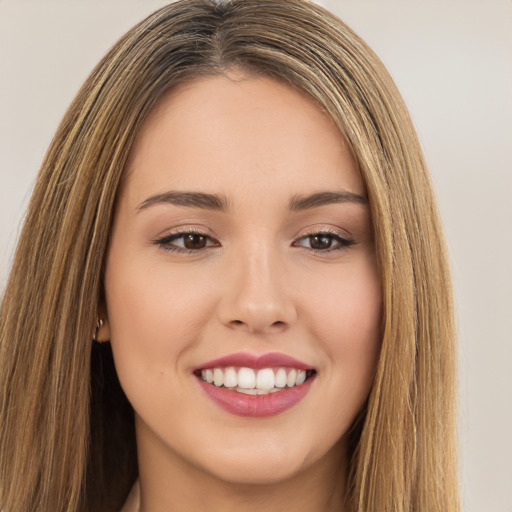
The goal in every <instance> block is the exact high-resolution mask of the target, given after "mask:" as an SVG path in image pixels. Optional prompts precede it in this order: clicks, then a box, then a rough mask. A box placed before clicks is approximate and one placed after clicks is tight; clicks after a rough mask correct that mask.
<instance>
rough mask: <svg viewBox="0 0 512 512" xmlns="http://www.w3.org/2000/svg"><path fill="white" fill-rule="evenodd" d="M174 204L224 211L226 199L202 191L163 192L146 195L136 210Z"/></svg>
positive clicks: (226, 203) (226, 205) (226, 206)
mask: <svg viewBox="0 0 512 512" xmlns="http://www.w3.org/2000/svg"><path fill="white" fill-rule="evenodd" d="M162 203H163V204H174V205H177V206H189V207H192V208H201V209H204V210H216V211H226V210H228V200H227V199H226V197H224V196H220V195H217V194H205V193H203V192H173V191H169V192H164V193H163V194H155V195H154V196H151V197H148V198H147V199H146V200H145V201H142V203H140V204H139V206H138V207H137V210H139V211H140V210H145V209H146V208H149V207H150V206H153V205H155V204H162Z"/></svg>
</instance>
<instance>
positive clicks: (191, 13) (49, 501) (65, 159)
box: [0, 0, 459, 512]
mask: <svg viewBox="0 0 512 512" xmlns="http://www.w3.org/2000/svg"><path fill="white" fill-rule="evenodd" d="M233 67H238V68H241V69H243V70H245V71H247V72H250V73H256V74H258V73H259V74H264V75H267V76H271V77H274V78H276V79H278V80H281V81H284V82H285V83H288V84H289V85H290V86H291V87H294V88H297V89H299V90H302V91H305V92H307V93H308V94H310V95H311V96H312V97H313V98H314V99H315V100H316V101H317V102H318V104H319V106H320V107H321V108H322V109H324V110H326V111H327V112H329V114H330V115H331V116H332V117H333V119H334V120H335V122H336V123H337V125H338V126H339V129H340V131H341V132H342V133H343V135H344V136H345V138H346V140H347V141H348V143H349V145H350V147H351V150H352V152H353V156H354V158H355V160H356V162H357V163H358V166H359V169H360V172H361V175H362V177H363V180H364V182H365V185H366V188H367V193H368V197H369V202H370V207H371V212H372V219H373V228H374V233H375V241H376V248H377V249H376V250H377V255H378V261H379V268H380V275H381V280H382V290H383V305H384V306H383V307H384V313H383V332H382V346H381V355H380V359H379V363H378V367H377V370H376V375H375V379H374V383H373V386H372V390H371V393H370V396H369V398H368V401H367V404H366V405H365V408H364V411H362V413H361V414H360V417H359V419H358V421H357V423H356V424H355V425H354V427H353V429H352V431H351V439H352V446H351V453H350V454H349V455H350V467H349V482H348V489H349V502H350V503H351V505H352V507H353V510H354V511H358V512H375V511H377V510H378V511H379V512H391V511H394V512H406V511H410V510H415V511H420V510H421V511H422V512H426V511H432V512H434V511H435V512H441V511H442V512H446V511H450V512H456V511H457V510H459V500H458V485H457V466H456V457H455V446H456V442H455V407H454V403H455V398H456V394H455V375H456V372H455V360H456V355H455V336H454V326H453V311H452V297H451V289H450V277H449V271H448V265H447V259H446V254H445V249H444V242H443V239H442V234H441V228H440V222H439V218H438V213H437V208H436V205H435V200H434V197H433V193H432V189H431V185H430V182H429V177H428V173H427V170H426V166H425V162H424V160H423V157H422V152H421V149H420V146H419V144H418V140H417V138H416V135H415V132H414V129H413V126H412V123H411V121H410V119H409V116H408V113H407V110H406V108H405V106H404V104H403V102H402V100H401V97H400V95H399V93H398V92H397V90H396V88H395V86H394V84H393V82H392V80H391V78H390V77H389V75H388V73H387V72H386V70H385V68H384V67H383V65H382V64H381V62H380V61H379V59H378V58H377V57H376V56H375V54H374V53H373V52H372V51H371V50H370V49H369V48H368V46H367V45H366V44H365V43H364V42H363V41H362V40H361V39H360V38H359V37H358V36H357V35H356V34H354V32H353V31H352V30H351V29H350V28H348V27H347V26H346V25H345V24H344V23H342V22H341V21H340V20H339V19H337V18H336V17H335V16H333V15H332V14H330V13H329V12H327V11H326V10H324V9H323V8H321V7H319V6H316V5H314V4H312V3H310V2H307V1H306V0H232V1H226V2H216V1H214V0H183V1H178V2H176V3H174V4H171V5H169V6H166V7H164V8H162V9H160V10H159V11H157V12H156V13H154V14H153V15H151V16H149V17H148V18H147V19H146V20H144V21H142V22H141V23H139V24H138V25H137V26H135V27H134V28H133V29H132V30H130V31H129V32H128V33H127V34H126V35H125V36H124V37H123V38H122V39H121V40H120V41H119V42H118V43H117V44H116V45H115V46H114V47H113V48H112V49H111V50H110V52H109V53H108V54H107V55H106V57H105V58H104V59H103V60H102V61H101V62H100V63H99V65H98V66H97V67H96V68H95V69H94V71H93V72H92V74H91V75H90V77H89V78H88V79H87V81H86V82H85V84H84V85H83V87H82V88H81V90H80V91H79V93H78V95H77V96H76V98H75V99H74V101H73V103H72V104H71V106H70V108H69V110H68V111H67V113H66V115H65V117H64V119H63V121H62V123H61V125H60V127H59V129H58V131H57V133H56V135H55V138H54V139H53V141H52V143H51V146H50V148H49V150H48V153H47V155H46V157H45V160H44V162H43V165H42V169H41V171H40V174H39V177H38V180H37V184H36V187H35V190H34V193H33V196H32V199H31V202H30V206H29V210H28V214H27V217H26V221H25V225H24V228H23V231H22V234H21V237H20V241H19V245H18V248H17V252H16V255H15V259H14V264H13V268H12V271H11V274H10V278H9V281H8V284H7V288H6V291H5V295H4V297H3V301H2V305H1V310H0V378H1V386H0V391H1V395H0V400H1V402H0V408H1V410H0V449H1V452H0V506H1V507H2V509H3V510H6V511H8V512H33V511H34V510H39V511H44V512H50V511H52V512H53V511H69V512H71V511H73V512H75V511H95V512H103V511H105V512H106V511H114V510H118V509H119V508H120V507H121V505H122V502H123V500H124V498H125V497H126V494H127V493H128V490H129V488H130V486H131V485H132V484H133V482H134V480H135V478H136V475H137V463H136V447H135V441H134V426H133V411H132V410H131V407H130V405H129V404H128V402H127V400H126V398H125V397H124V394H123V392H122V390H121V388H120V386H119V383H118V381H117V377H116V374H115V368H114V366H113V362H112V357H111V353H110V351H109V347H108V346H94V345H92V343H91V338H92V335H93V333H94V327H95V323H96V318H97V314H98V309H99V308H100V305H101V303H102V301H103V292H102V290H103V287H102V274H103V266H104V261H105V254H106V250H107V244H108V238H109V229H110V226H111V223H112V215H113V211H114V206H115V200H116V195H117V192H118V189H119V185H120V183H121V180H122V176H123V169H124V167H125V164H126V161H127V158H128V154H129V151H130V148H131V147H132V144H133V141H134V138H135V137H136V135H137V132H138V129H139V128H140V126H141V123H142V122H143V121H144V119H145V118H146V116H147V114H148V112H149V111H150V110H151V109H152V107H153V106H154V105H155V103H156V102H157V101H158V100H159V98H161V97H162V95H163V94H164V92H166V91H167V90H169V88H171V87H174V86H175V85H176V84H178V83H180V82H183V81H185V80H193V79H195V78H197V77H199V76H208V75H215V74H221V73H223V72H224V71H225V70H226V69H228V68H233ZM91 346H93V347H94V348H91Z"/></svg>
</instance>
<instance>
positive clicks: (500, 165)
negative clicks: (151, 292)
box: [0, 0, 512, 512]
mask: <svg viewBox="0 0 512 512" xmlns="http://www.w3.org/2000/svg"><path fill="white" fill-rule="evenodd" d="M164 3H166V2H164V1H162V0H122V1H120V0H94V1H93V0H88V1H85V0H81V1H80V0H61V1H50V0H44V1H42V0H30V1H29V0H0V289H2V288H3V287H4V285H5V282H6V279H7V275H8V271H9V265H10V261H11V257H12V253H13V250H14V246H15V243H16V238H17V235H18V232H19V229H20V226H21V222H22V217H23V212H24V210H25V208H26V204H27V201H28V198H29V195H30V190H31V187H32V185H33V183H34V179H35V175H36V172H37V170H38V168H39V165H40V163H41V160H42V158H43V155H44V152H45V150H46V148H47V146H48V144H49V142H50V139H51V137H52V135H53V132H54V131H55V129H56V127H57V124H58V122H59V120H60V118H61V117H62V115H63V113H64V111H65V109H66V107H67V105H68V104H69V102H70V100H71V99H72V97H73V96H74V94H75V93H76V91H77V90H78V88H79V86H80V84H81V83H82V82H83V80H84V79H85V78H86V76H87V75H88V73H89V71H90V70H91V69H92V67H93V66H94V65H95V64H96V62H97V61H98V60H99V59H100V57H101V56H102V55H103V54H104V53H105V51H106V50H107V49H108V48H109V47H110V46H111V45H112V44H113V43H114V41H115V40H116V39H117V38H118V37H120V36H121V35H122V34H123V33H124V32H125V31H126V30H127V29H128V28H130V27H131V26H132V25H133V24H134V23H135V22H137V21H138V20H140V19H141V18H142V17H144V16H145V15H147V14H149V13H150V12H152V11H153V10H154V9H156V8H157V7H160V6H161V5H163V4H164ZM320 3H322V4H323V5H325V6H327V7H329V8H331V9H332V10H333V11H335V12H336V13H337V14H338V15H340V17H342V18H343V19H344V20H345V21H346V22H347V23H349V24H350V25H351V26H352V27H353V28H354V29H356V31H358V32H359V33H360V34H361V35H362V36H363V37H364V38H365V39H366V40H367V41H368V43H369V44H370V45H371V46H372V47H373V48H374V49H375V50H376V51H377V53H378V54H379V55H380V56H381V58H382V60H383V61H384V63H385V64H386V65H387V66H388V68H389V69H390V71H391V73H392V75H393V77H394V78H395V80H396V82H397V84H398V86H399V88H400V90H401V91H402V93H403V95H404V97H405V99H406V102H407V103H408V105H409V108H410V110H411V113H412V116H413V119H414V121H415V123H416V126H417V129H418V131H419V134H420V138H421V141H422V144H423V146H424V149H425V153H426V156H427V160H428V162H429V164H430V168H431V171H432V175H433V179H434V184H435V188H436V190H437V193H438V197H439V202H440V207H441V212H442V215H443V218H444V221H445V225H446V233H447V238H448V243H449V247H450V251H451V258H452V268H453V274H454V281H455V290H456V304H457V313H458V321H459V332H460V340H461V349H460V362H461V371H460V383H461V407H460V437H461V486H462V490H463V499H464V504H465V510H466V511H467V512H512V263H511V262H512V228H511V225H512V197H511V196H512V2H511V1H510V0H433V1H432V0H430V1H429V2H427V1H425V0H423V1H422V0H331V1H329V0H325V1H323V2H320ZM447 512H448V511H447Z"/></svg>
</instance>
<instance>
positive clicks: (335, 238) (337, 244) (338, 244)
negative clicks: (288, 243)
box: [292, 232, 356, 253]
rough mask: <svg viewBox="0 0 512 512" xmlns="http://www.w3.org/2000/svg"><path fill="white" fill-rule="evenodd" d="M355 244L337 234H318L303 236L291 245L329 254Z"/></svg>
mask: <svg viewBox="0 0 512 512" xmlns="http://www.w3.org/2000/svg"><path fill="white" fill-rule="evenodd" d="M355 243H356V242H355V241H354V240H352V239H349V238H345V237H343V236H341V235H339V234H338V233H330V232H319V233H312V234H310V235H305V236H303V237H301V238H299V239H298V240H296V241H295V242H294V243H293V244H292V245H293V246H294V247H304V248H305V249H310V250H312V251H317V252H318V253H320V252H323V253H330V252H333V251H341V250H342V249H347V248H349V247H350V246H352V245H354V244H355Z"/></svg>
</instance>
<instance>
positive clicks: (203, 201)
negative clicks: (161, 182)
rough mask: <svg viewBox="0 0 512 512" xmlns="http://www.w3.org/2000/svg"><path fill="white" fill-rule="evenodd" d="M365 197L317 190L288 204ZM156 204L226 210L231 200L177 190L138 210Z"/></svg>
mask: <svg viewBox="0 0 512 512" xmlns="http://www.w3.org/2000/svg"><path fill="white" fill-rule="evenodd" d="M367 202H368V201H367V199H366V198H365V197H363V196H360V195H358V194H354V193H352V192H347V191H342V192H317V193H314V194H311V195H308V196H298V195H296V196H293V197H292V198H291V200H290V202H289V204H288V208H289V209H290V211H292V212H297V211H302V210H308V209H310V208H318V207H320V206H324V205H328V204H337V203H356V204H366V203H367ZM155 204H173V205H177V206H187V207H191V208H200V209H204V210H215V211H220V212H225V211H227V210H228V209H229V202H228V200H227V198H226V197H225V196H222V195H217V194H206V193H204V192H175V191H169V192H164V193H162V194H155V195H153V196H151V197H148V198H147V199H146V200H144V201H143V202H142V203H140V204H139V206H138V207H137V210H139V211H140V210H145V209H147V208H149V207H150V206H153V205H155Z"/></svg>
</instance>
